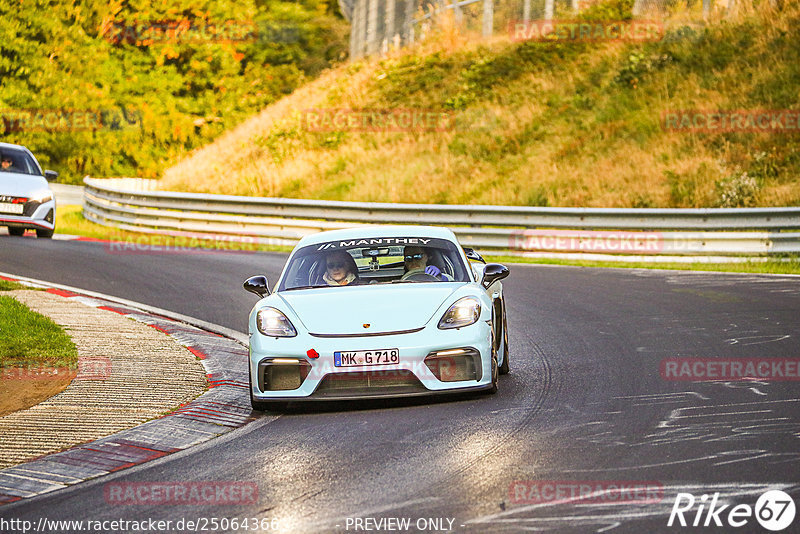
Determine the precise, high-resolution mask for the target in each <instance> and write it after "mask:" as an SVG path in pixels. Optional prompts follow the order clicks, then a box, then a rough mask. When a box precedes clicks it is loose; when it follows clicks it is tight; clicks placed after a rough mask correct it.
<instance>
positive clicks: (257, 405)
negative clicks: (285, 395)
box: [250, 397, 287, 412]
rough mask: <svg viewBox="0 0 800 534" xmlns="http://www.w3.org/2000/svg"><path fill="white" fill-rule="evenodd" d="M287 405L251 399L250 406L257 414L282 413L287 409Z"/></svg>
mask: <svg viewBox="0 0 800 534" xmlns="http://www.w3.org/2000/svg"><path fill="white" fill-rule="evenodd" d="M286 405H287V403H285V402H280V401H257V400H255V399H254V398H253V397H250V406H251V407H252V408H253V410H255V411H257V412H280V411H282V410H285V409H286Z"/></svg>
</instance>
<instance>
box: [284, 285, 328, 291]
mask: <svg viewBox="0 0 800 534" xmlns="http://www.w3.org/2000/svg"><path fill="white" fill-rule="evenodd" d="M315 287H325V286H295V287H287V288H284V289H282V291H294V290H295V289H314V288H315Z"/></svg>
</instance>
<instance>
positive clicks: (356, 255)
mask: <svg viewBox="0 0 800 534" xmlns="http://www.w3.org/2000/svg"><path fill="white" fill-rule="evenodd" d="M284 273H285V275H284V276H283V278H282V280H281V284H280V287H279V288H278V291H286V290H292V289H310V288H316V287H331V286H346V285H363V284H396V283H426V282H469V281H470V279H469V274H468V272H467V267H466V266H465V265H464V261H463V259H462V255H461V250H460V249H459V248H458V247H457V246H456V245H455V244H454V243H452V242H451V241H448V240H446V239H434V238H420V237H382V238H364V239H358V238H355V239H346V240H338V241H329V242H327V243H318V244H316V245H309V246H307V247H303V248H301V249H299V250H298V251H297V252H295V254H294V255H292V257H291V259H290V260H289V264H288V265H287V266H286V269H285V270H284Z"/></svg>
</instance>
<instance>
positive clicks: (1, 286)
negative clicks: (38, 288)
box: [0, 280, 26, 291]
mask: <svg viewBox="0 0 800 534" xmlns="http://www.w3.org/2000/svg"><path fill="white" fill-rule="evenodd" d="M15 289H26V288H25V286H23V285H22V284H20V283H19V282H12V281H10V280H0V291H14V290H15Z"/></svg>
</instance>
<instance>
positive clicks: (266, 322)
mask: <svg viewBox="0 0 800 534" xmlns="http://www.w3.org/2000/svg"><path fill="white" fill-rule="evenodd" d="M256 325H257V326H258V331H259V332H261V333H262V334H264V335H265V336H271V337H294V336H296V335H297V330H295V329H294V326H292V323H291V322H290V321H289V319H287V318H286V316H285V315H284V314H283V313H281V312H280V310H276V309H275V308H262V309H260V310H258V313H257V314H256Z"/></svg>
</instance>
